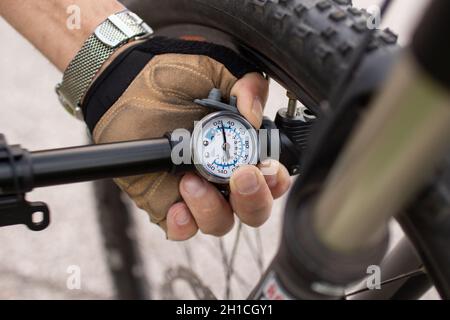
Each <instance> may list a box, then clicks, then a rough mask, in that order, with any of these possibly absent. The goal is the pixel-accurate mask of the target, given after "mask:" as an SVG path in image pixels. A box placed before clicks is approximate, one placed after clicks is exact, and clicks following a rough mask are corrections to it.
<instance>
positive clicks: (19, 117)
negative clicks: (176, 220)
mask: <svg viewBox="0 0 450 320" xmlns="http://www.w3.org/2000/svg"><path fill="white" fill-rule="evenodd" d="M153 1H157V0H153ZM353 3H354V4H355V5H356V6H358V7H369V6H371V5H376V4H378V1H376V0H354V1H353ZM427 3H428V0H417V1H410V0H397V1H395V4H394V5H393V7H392V9H391V11H390V12H389V14H388V16H387V18H386V20H385V21H384V23H383V24H384V26H389V28H391V29H392V30H394V31H395V32H396V33H398V34H399V41H400V43H401V44H402V45H406V44H407V43H408V42H409V40H410V36H411V31H412V27H413V26H414V23H415V22H416V21H417V19H418V18H419V17H420V15H421V14H422V12H423V8H424V7H425V6H426V5H427ZM0 35H1V36H2V39H3V43H4V45H3V46H2V52H1V53H0V97H1V99H2V103H1V113H0V132H1V133H3V134H5V135H6V137H7V139H8V142H9V143H10V144H21V145H22V146H23V147H25V148H27V149H29V150H41V149H51V148H61V147H67V146H75V145H82V144H85V143H86V142H87V135H86V129H85V127H84V125H83V124H82V123H81V122H78V121H76V120H74V119H72V118H71V117H70V116H69V115H68V114H67V113H66V112H65V111H64V110H63V109H62V108H61V106H60V105H59V102H58V101H57V98H56V95H55V93H54V90H53V88H54V86H55V84H56V83H57V82H59V81H60V78H61V74H60V73H59V72H58V71H57V70H56V69H55V68H54V67H53V66H52V65H51V64H50V63H49V62H48V61H47V60H46V59H45V58H44V57H42V56H41V55H40V54H39V52H38V51H36V50H35V49H34V48H33V47H32V46H31V45H30V44H29V43H27V42H26V41H25V40H24V39H23V38H22V37H21V36H20V35H19V34H18V33H17V32H16V31H15V30H13V29H12V28H11V27H10V26H9V25H8V24H7V23H6V22H5V21H4V20H3V19H2V18H0ZM286 103H287V99H286V97H285V92H284V91H283V89H282V88H281V87H279V86H278V85H277V84H276V83H272V85H271V94H270V99H269V102H268V104H267V107H266V114H267V115H269V116H274V115H275V113H276V111H277V110H278V109H279V108H280V107H284V106H285V105H286ZM29 199H31V200H42V201H46V202H47V203H48V204H49V206H50V208H51V212H52V223H51V226H50V227H49V228H48V229H47V230H45V231H43V232H40V233H33V232H30V231H28V230H27V229H26V228H25V227H23V226H16V227H10V228H4V229H1V230H0V299H111V298H113V297H114V295H115V292H114V287H113V285H112V283H111V277H110V274H109V268H108V266H107V261H110V262H114V257H111V256H110V255H107V254H106V253H105V251H104V249H103V244H102V236H101V232H100V228H99V223H102V221H99V220H101V219H99V218H98V214H97V212H96V207H95V206H96V204H95V201H94V197H93V188H92V185H91V184H90V183H81V184H76V185H69V186H61V187H56V188H45V189H39V190H36V191H34V192H33V193H32V194H31V195H30V196H29ZM283 204H284V199H281V200H278V201H277V202H276V203H275V207H274V210H273V216H272V218H271V219H270V221H269V222H268V223H267V224H266V225H265V226H264V227H262V228H261V230H260V231H259V233H255V231H254V230H250V229H245V230H244V231H245V232H244V234H245V235H246V236H245V239H244V240H245V241H244V240H243V242H244V243H243V244H242V245H241V248H240V250H239V253H238V256H237V258H236V266H235V269H236V270H239V274H238V276H237V278H236V280H235V281H234V283H232V286H233V288H234V289H235V290H233V295H232V296H231V297H232V298H245V296H246V295H247V293H248V292H249V290H251V288H252V286H253V285H254V284H255V283H256V281H257V279H258V277H259V272H255V270H259V268H260V267H261V263H262V264H263V265H267V263H269V262H270V259H271V257H272V256H273V254H274V253H275V250H276V248H277V245H278V240H279V232H280V222H281V219H282V209H283ZM130 206H131V208H132V211H133V220H134V222H135V224H136V230H134V232H133V235H135V236H136V238H137V239H138V243H139V250H140V252H141V253H142V255H143V257H144V268H143V270H135V272H137V273H141V274H142V273H145V274H146V275H147V278H148V281H149V283H150V287H151V293H152V297H153V298H163V297H165V296H164V290H163V288H164V284H165V281H166V280H167V271H168V270H169V269H171V268H174V267H177V266H184V265H187V264H189V265H190V266H192V267H193V269H194V270H195V271H196V272H197V273H198V274H199V275H200V276H201V280H202V281H203V283H204V284H206V285H207V286H208V287H210V288H211V289H212V291H213V292H214V294H215V295H216V296H217V297H219V298H222V297H224V296H225V289H224V283H225V279H226V271H227V270H225V269H226V268H224V266H223V264H222V258H223V252H224V251H230V250H231V247H232V244H233V242H234V236H235V232H233V233H232V234H231V235H229V236H227V237H225V239H223V241H219V240H218V239H215V238H212V237H208V236H204V235H200V234H199V235H198V236H196V237H195V238H194V239H192V240H190V241H188V242H187V243H182V244H180V243H172V242H169V241H167V240H165V238H164V234H163V233H162V232H161V231H160V230H159V229H158V228H157V227H155V226H153V225H151V224H150V223H149V220H148V218H147V216H146V214H145V213H144V212H142V211H139V210H138V209H136V208H134V206H132V205H131V204H130ZM392 230H393V234H394V237H393V240H392V241H393V243H394V242H395V241H397V240H398V239H399V238H400V237H401V231H400V230H399V228H398V227H397V226H396V225H394V224H393V226H392ZM259 247H261V248H262V249H263V253H262V254H260V255H258V257H253V255H252V251H254V250H255V248H259ZM261 251H262V250H261V249H258V252H261ZM116 263H117V261H116ZM70 266H78V267H79V268H80V270H81V288H80V289H79V290H70V289H68V287H67V281H68V277H69V276H70V274H69V271H70V270H69V269H68V268H70ZM179 291H180V297H184V298H189V297H190V295H189V292H188V291H189V290H187V289H186V288H179ZM424 298H425V299H437V295H436V293H435V292H434V290H431V291H430V292H429V293H428V294H427V295H426V296H425V297H424Z"/></svg>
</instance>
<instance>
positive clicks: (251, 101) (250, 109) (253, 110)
mask: <svg viewBox="0 0 450 320" xmlns="http://www.w3.org/2000/svg"><path fill="white" fill-rule="evenodd" d="M268 93H269V81H267V80H266V79H265V78H264V77H263V76H262V75H261V74H259V73H256V72H253V73H248V74H246V75H245V76H244V77H242V78H241V79H239V80H238V81H237V82H236V83H235V84H234V86H233V88H232V89H231V95H232V96H236V97H237V105H238V108H239V112H240V113H241V114H242V115H243V116H244V117H245V118H246V119H247V120H248V121H249V122H250V123H251V124H252V125H253V126H254V127H255V128H259V127H261V123H262V119H263V109H264V105H265V104H266V101H267V95H268Z"/></svg>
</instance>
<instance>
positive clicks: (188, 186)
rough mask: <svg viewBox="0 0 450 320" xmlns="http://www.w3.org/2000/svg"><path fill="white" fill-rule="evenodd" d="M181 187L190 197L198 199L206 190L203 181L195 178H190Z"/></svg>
mask: <svg viewBox="0 0 450 320" xmlns="http://www.w3.org/2000/svg"><path fill="white" fill-rule="evenodd" d="M183 187H184V189H185V190H186V192H187V193H189V195H190V196H192V197H194V198H199V197H201V196H203V195H204V194H205V193H206V188H205V184H204V182H203V180H201V179H200V178H199V177H197V176H190V177H189V178H188V179H186V180H185V181H184V183H183Z"/></svg>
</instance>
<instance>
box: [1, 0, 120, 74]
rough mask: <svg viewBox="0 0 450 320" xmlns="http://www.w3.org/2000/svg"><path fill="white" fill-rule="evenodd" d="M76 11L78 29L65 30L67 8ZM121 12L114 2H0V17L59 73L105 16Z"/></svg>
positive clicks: (50, 0)
mask: <svg viewBox="0 0 450 320" xmlns="http://www.w3.org/2000/svg"><path fill="white" fill-rule="evenodd" d="M71 5H76V6H78V7H79V8H80V11H79V12H80V28H79V29H78V28H69V26H68V24H67V21H68V18H69V13H68V12H67V8H68V7H69V6H71ZM122 10H124V7H123V6H122V5H121V4H120V3H119V2H118V1H116V0H95V1H92V0H1V1H0V15H1V16H3V18H4V19H5V20H6V21H8V23H9V24H11V25H12V26H13V27H14V28H15V29H16V30H17V31H18V32H20V33H21V34H22V35H23V36H24V37H25V38H26V39H27V40H28V41H30V42H31V43H32V44H33V45H34V46H35V47H36V48H37V49H38V50H39V51H41V52H42V54H43V55H45V56H46V57H47V58H48V59H49V60H50V61H51V62H52V63H53V64H54V65H55V66H56V67H57V68H58V69H59V70H61V71H63V70H64V69H65V68H66V67H67V65H68V64H69V62H70V61H71V60H72V58H73V57H74V56H75V55H76V53H77V52H78V51H79V50H80V48H81V47H82V45H83V43H84V41H85V40H86V39H87V38H88V37H89V36H90V35H91V34H92V33H93V32H94V30H95V28H96V27H97V26H98V25H99V24H100V23H101V22H102V21H104V20H105V19H106V18H107V17H108V16H110V15H111V14H114V13H116V12H119V11H122Z"/></svg>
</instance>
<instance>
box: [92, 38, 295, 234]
mask: <svg viewBox="0 0 450 320" xmlns="http://www.w3.org/2000/svg"><path fill="white" fill-rule="evenodd" d="M151 41H155V42H157V41H158V39H154V40H151ZM162 41H163V40H162ZM220 50H223V49H220ZM235 59H239V57H238V56H233V61H235ZM215 87H216V88H219V89H221V91H222V93H223V95H224V97H223V98H226V97H229V96H230V95H234V96H236V97H237V105H238V107H239V111H240V112H241V114H242V115H243V116H244V117H245V118H246V119H247V120H248V121H249V122H250V123H251V124H252V125H253V126H255V127H256V128H259V127H260V126H261V122H262V118H263V106H264V103H265V101H266V99H267V94H268V81H267V80H266V79H264V77H263V76H262V75H261V74H259V73H248V74H246V75H244V76H243V77H242V78H241V79H237V78H236V77H235V76H234V75H233V74H232V73H231V72H230V71H229V70H228V69H227V68H226V67H225V66H224V65H223V64H221V63H219V62H218V61H216V60H214V59H212V58H210V57H207V56H204V55H190V54H161V55H157V56H155V57H153V58H152V60H151V61H150V62H149V63H148V64H147V65H146V66H145V67H144V69H143V70H142V71H141V72H140V74H139V75H138V76H137V77H136V78H135V80H134V81H133V82H132V84H131V85H130V86H129V87H128V89H127V90H126V91H125V92H124V93H123V94H122V96H121V97H120V99H119V100H118V101H117V102H116V103H115V104H114V105H113V106H112V107H111V108H110V109H109V110H108V111H107V112H106V113H105V114H104V115H103V116H102V118H101V119H100V121H99V122H98V123H97V124H96V126H95V129H94V132H93V136H94V140H95V141H96V142H97V143H108V142H116V141H125V140H135V139H145V138H152V137H160V136H162V135H164V134H165V133H166V132H170V131H173V130H175V129H178V128H186V129H192V128H193V126H194V121H196V120H200V119H201V118H202V117H203V116H205V115H206V114H207V113H208V112H209V111H210V110H207V109H206V108H204V107H201V106H198V105H196V104H195V103H194V102H193V101H194V99H196V98H204V97H207V96H208V93H209V91H210V90H211V89H212V88H215ZM94 107H95V106H94ZM89 108H90V104H88V110H87V112H89ZM265 165H266V166H268V165H270V166H271V168H270V169H271V170H267V169H268V168H265V169H266V171H267V172H270V173H273V174H271V175H267V176H264V175H263V174H262V171H261V170H260V168H258V167H255V166H246V167H241V168H239V169H238V170H237V171H236V172H235V174H234V175H233V176H232V179H231V183H230V189H231V190H230V191H231V194H230V201H229V202H228V201H227V200H226V199H225V198H224V197H223V195H222V194H221V193H220V192H219V190H218V189H217V188H216V187H215V186H214V185H212V184H211V183H209V182H207V181H206V180H205V179H203V178H201V177H200V176H199V175H197V174H195V173H187V174H185V175H184V176H183V177H179V176H173V175H171V174H168V173H159V174H150V175H144V176H139V177H128V178H121V179H116V182H117V183H118V185H119V186H120V187H121V188H122V189H123V190H124V191H125V192H127V193H128V194H129V195H130V196H131V198H132V199H133V200H134V201H135V202H136V204H137V205H138V206H139V207H140V208H142V209H144V210H145V211H147V212H148V213H149V214H150V217H151V220H152V221H153V222H154V223H157V224H159V225H160V226H161V227H162V228H163V229H164V230H166V232H167V236H168V238H169V239H172V240H186V239H189V238H190V237H192V236H193V235H195V234H196V233H197V231H198V230H201V231H202V232H203V233H206V234H210V235H215V236H222V235H224V234H226V233H227V232H229V231H230V229H231V228H232V227H233V223H234V213H236V215H237V216H238V217H239V219H241V221H242V222H244V223H245V224H248V225H250V226H253V227H257V226H260V225H262V224H263V223H264V222H265V221H266V220H267V219H268V217H269V215H270V212H271V209H272V202H273V199H274V198H278V197H280V196H281V195H283V194H284V193H285V192H286V191H287V189H288V188H289V185H290V178H289V174H288V172H287V170H286V169H285V168H284V167H283V166H282V165H280V164H279V163H278V162H276V161H272V162H270V163H268V164H265Z"/></svg>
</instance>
